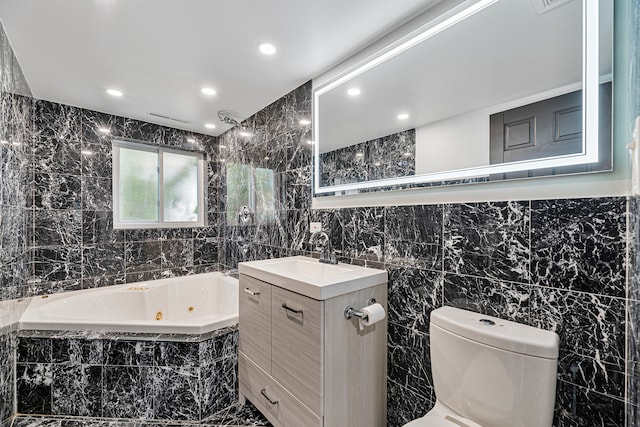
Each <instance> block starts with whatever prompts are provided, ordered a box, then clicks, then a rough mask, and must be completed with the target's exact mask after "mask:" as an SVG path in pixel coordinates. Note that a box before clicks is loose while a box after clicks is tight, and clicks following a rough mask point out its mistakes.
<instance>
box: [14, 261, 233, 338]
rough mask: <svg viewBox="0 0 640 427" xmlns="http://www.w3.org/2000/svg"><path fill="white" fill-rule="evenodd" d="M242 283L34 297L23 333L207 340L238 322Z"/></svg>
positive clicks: (134, 286)
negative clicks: (126, 334) (173, 336)
mask: <svg viewBox="0 0 640 427" xmlns="http://www.w3.org/2000/svg"><path fill="white" fill-rule="evenodd" d="M237 289H238V281H237V279H234V278H231V277H226V276H224V275H223V274H222V273H219V272H216V273H205V274H197V275H192V276H184V277H178V278H172V279H160V280H152V281H146V282H138V283H131V284H127V285H115V286H108V287H104V288H98V289H91V290H82V291H74V292H67V293H64V294H55V295H44V296H40V297H34V298H33V299H32V301H31V303H30V304H29V306H28V307H27V309H26V311H25V312H24V314H23V315H22V317H21V318H20V328H21V329H37V330H66V331H69V330H75V331H90V332H102V333H103V332H134V333H150V334H153V333H155V334H158V333H162V334H171V333H176V334H203V333H207V332H211V331H214V330H216V329H220V328H224V327H227V326H231V325H235V324H237V322H238V290H237Z"/></svg>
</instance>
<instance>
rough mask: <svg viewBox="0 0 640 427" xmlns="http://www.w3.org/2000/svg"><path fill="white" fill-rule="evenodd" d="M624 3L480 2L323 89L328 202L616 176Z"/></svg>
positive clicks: (321, 129)
mask: <svg viewBox="0 0 640 427" xmlns="http://www.w3.org/2000/svg"><path fill="white" fill-rule="evenodd" d="M612 50H613V0H601V1H596V0H557V1H554V2H549V1H546V0H481V1H478V0H473V1H464V2H457V5H456V6H455V7H454V8H452V9H450V10H449V11H447V12H446V13H445V14H443V15H441V16H439V17H437V18H435V19H433V20H431V21H430V22H428V23H426V24H424V25H422V26H421V27H420V28H419V29H418V30H416V31H413V32H411V33H410V34H408V35H405V36H404V37H402V38H401V39H399V40H396V41H394V42H393V43H391V44H390V45H388V46H386V47H385V48H383V49H381V50H380V51H379V52H377V53H376V54H374V55H372V56H370V57H369V58H367V59H366V60H363V61H361V62H359V63H357V64H356V65H354V66H352V67H351V68H350V69H347V70H346V71H344V72H342V73H340V74H337V75H336V76H334V77H333V78H331V79H329V80H328V81H326V82H325V83H323V84H321V85H319V86H318V85H316V87H314V96H313V106H314V110H313V119H314V128H313V132H314V142H315V155H314V190H315V194H316V195H328V194H344V193H349V192H353V191H361V190H364V191H371V190H372V189H382V190H384V189H389V188H406V187H412V186H425V185H443V184H455V183H461V182H464V183H468V182H484V181H494V180H504V179H514V178H527V177H537V176H548V175H559V174H574V173H583V172H596V171H606V170H611V169H612V164H611V162H612V160H611V149H612V148H611V147H612V145H611V89H612V69H613V64H612Z"/></svg>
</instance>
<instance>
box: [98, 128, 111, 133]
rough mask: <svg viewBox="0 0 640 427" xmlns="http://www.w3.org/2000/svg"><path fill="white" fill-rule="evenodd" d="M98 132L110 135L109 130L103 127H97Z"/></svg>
mask: <svg viewBox="0 0 640 427" xmlns="http://www.w3.org/2000/svg"><path fill="white" fill-rule="evenodd" d="M98 132H100V133H110V132H111V129H109V128H105V127H99V128H98Z"/></svg>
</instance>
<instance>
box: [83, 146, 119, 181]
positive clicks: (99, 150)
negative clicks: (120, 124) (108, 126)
mask: <svg viewBox="0 0 640 427" xmlns="http://www.w3.org/2000/svg"><path fill="white" fill-rule="evenodd" d="M110 140H111V137H109V143H108V144H107V143H104V144H89V143H86V142H83V143H82V149H81V151H80V161H81V172H82V175H83V176H96V177H101V178H111V177H112V173H113V154H112V147H111V142H110Z"/></svg>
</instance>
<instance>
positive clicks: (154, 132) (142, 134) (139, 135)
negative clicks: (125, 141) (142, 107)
mask: <svg viewBox="0 0 640 427" xmlns="http://www.w3.org/2000/svg"><path fill="white" fill-rule="evenodd" d="M122 136H124V137H126V138H131V139H137V140H138V141H145V142H150V143H153V144H162V143H164V127H162V126H160V125H156V124H153V123H147V122H141V121H139V120H134V119H128V118H125V119H124V130H123V135H122Z"/></svg>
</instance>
